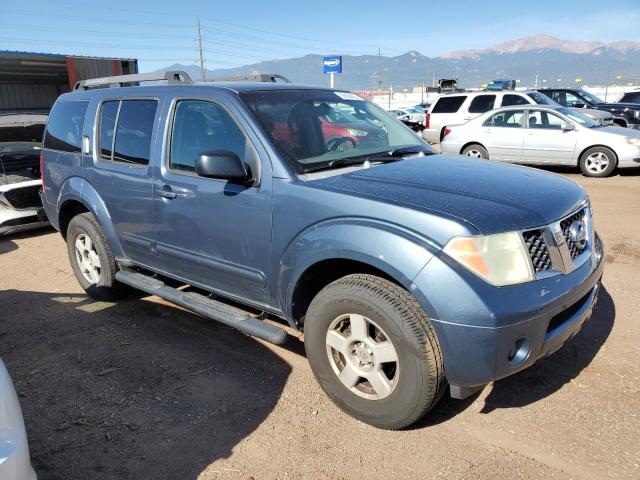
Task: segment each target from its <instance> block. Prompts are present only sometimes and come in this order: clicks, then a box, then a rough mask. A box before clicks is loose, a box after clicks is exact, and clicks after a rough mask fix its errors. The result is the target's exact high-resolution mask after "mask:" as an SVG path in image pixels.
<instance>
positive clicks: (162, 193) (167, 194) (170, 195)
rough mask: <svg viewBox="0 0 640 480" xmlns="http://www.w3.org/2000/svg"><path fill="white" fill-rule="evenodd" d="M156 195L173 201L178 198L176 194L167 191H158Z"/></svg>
mask: <svg viewBox="0 0 640 480" xmlns="http://www.w3.org/2000/svg"><path fill="white" fill-rule="evenodd" d="M158 195H159V196H161V197H162V198H168V199H173V198H176V197H177V196H178V194H177V193H176V192H170V191H168V190H158Z"/></svg>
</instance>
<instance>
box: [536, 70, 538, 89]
mask: <svg viewBox="0 0 640 480" xmlns="http://www.w3.org/2000/svg"><path fill="white" fill-rule="evenodd" d="M537 89H538V74H537V73H536V90H537Z"/></svg>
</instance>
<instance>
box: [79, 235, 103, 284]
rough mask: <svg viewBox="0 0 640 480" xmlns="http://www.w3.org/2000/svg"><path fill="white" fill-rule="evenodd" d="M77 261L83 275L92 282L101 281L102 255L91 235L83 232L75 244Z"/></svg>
mask: <svg viewBox="0 0 640 480" xmlns="http://www.w3.org/2000/svg"><path fill="white" fill-rule="evenodd" d="M74 249H75V254H76V261H77V263H78V268H79V269H80V272H81V273H82V276H83V277H84V278H85V279H86V280H87V281H88V282H89V283H92V284H96V285H97V284H98V282H99V281H100V271H101V265H100V257H99V256H98V252H97V251H96V247H95V245H94V244H93V242H92V241H91V238H89V235H85V234H84V233H81V234H80V235H78V236H77V237H76V241H75V244H74Z"/></svg>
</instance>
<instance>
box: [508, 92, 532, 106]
mask: <svg viewBox="0 0 640 480" xmlns="http://www.w3.org/2000/svg"><path fill="white" fill-rule="evenodd" d="M528 104H529V102H527V100H526V99H525V98H524V97H521V96H520V95H513V94H508V95H505V96H504V97H502V106H503V107H508V106H510V105H528Z"/></svg>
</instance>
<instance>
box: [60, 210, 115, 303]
mask: <svg viewBox="0 0 640 480" xmlns="http://www.w3.org/2000/svg"><path fill="white" fill-rule="evenodd" d="M81 235H85V236H87V237H89V239H90V240H91V243H92V245H93V247H94V250H95V253H96V254H97V256H98V258H99V260H100V268H99V281H98V282H97V283H95V282H92V281H90V280H89V279H87V278H86V277H85V274H83V273H82V269H81V266H80V264H79V262H78V258H77V256H76V240H77V239H78V238H79V237H80V236H81ZM66 240H67V253H68V255H69V262H70V263H71V268H72V269H73V273H74V274H75V276H76V279H77V280H78V282H79V283H80V286H81V287H82V288H83V289H84V291H85V292H87V294H88V295H89V296H90V297H92V298H95V299H96V300H111V299H113V298H116V297H117V296H119V295H120V294H121V293H122V292H123V291H124V289H123V288H122V287H123V286H122V285H121V284H120V283H118V282H117V281H116V272H117V271H118V269H117V266H116V261H115V259H114V258H113V254H112V253H111V249H110V248H109V245H108V243H107V240H106V238H105V236H104V233H103V232H102V228H101V227H100V224H99V223H98V221H97V220H96V219H95V217H94V216H93V215H92V214H91V213H81V214H79V215H76V216H75V217H73V218H72V219H71V221H70V222H69V226H68V228H67V238H66Z"/></svg>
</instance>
